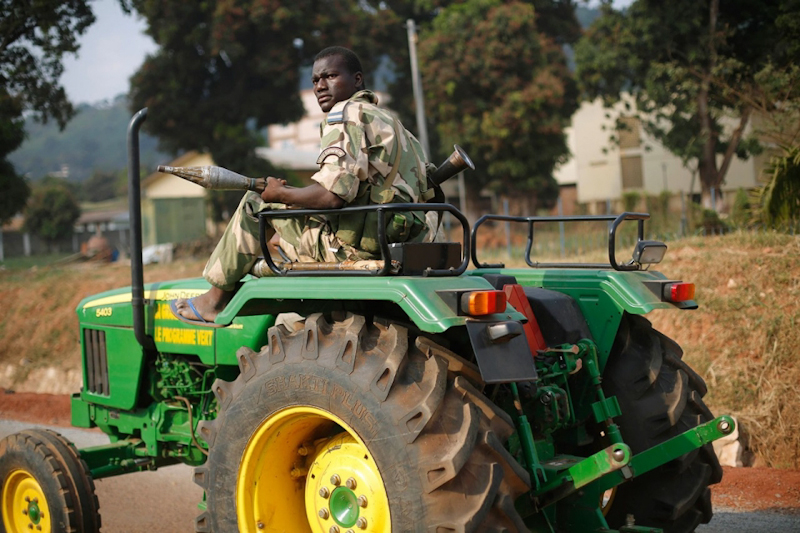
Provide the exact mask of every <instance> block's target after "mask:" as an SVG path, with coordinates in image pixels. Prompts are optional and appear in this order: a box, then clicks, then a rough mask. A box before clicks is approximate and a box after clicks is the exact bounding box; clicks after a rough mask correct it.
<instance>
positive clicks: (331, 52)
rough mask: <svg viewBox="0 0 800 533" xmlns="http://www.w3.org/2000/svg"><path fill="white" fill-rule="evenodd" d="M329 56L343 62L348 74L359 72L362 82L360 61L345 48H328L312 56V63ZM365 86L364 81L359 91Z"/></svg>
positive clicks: (353, 53) (362, 71) (362, 70)
mask: <svg viewBox="0 0 800 533" xmlns="http://www.w3.org/2000/svg"><path fill="white" fill-rule="evenodd" d="M331 56H339V57H341V58H342V59H343V60H344V64H345V66H347V70H349V71H350V74H355V73H356V72H360V73H361V75H362V80H363V79H364V69H363V67H362V66H361V60H360V59H359V58H358V56H357V55H356V53H355V52H353V51H352V50H350V49H349V48H345V47H344V46H329V47H327V48H325V49H323V50H322V51H321V52H320V53H318V54H317V55H316V56H314V63H316V62H317V61H319V60H320V59H324V58H326V57H331ZM366 86H367V84H366V82H365V81H362V82H361V87H360V88H361V89H365V88H366Z"/></svg>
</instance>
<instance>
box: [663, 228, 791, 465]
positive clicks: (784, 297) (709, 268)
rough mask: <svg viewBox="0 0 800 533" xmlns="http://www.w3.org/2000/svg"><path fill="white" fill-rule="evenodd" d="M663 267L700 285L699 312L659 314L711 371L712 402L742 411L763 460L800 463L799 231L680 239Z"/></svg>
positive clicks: (692, 360) (720, 408)
mask: <svg viewBox="0 0 800 533" xmlns="http://www.w3.org/2000/svg"><path fill="white" fill-rule="evenodd" d="M660 270H661V271H662V272H664V273H665V274H667V275H668V276H670V277H674V278H679V279H683V280H685V281H692V282H694V283H695V284H696V286H697V297H696V299H697V301H698V303H699V304H700V308H699V309H698V310H696V311H684V312H670V311H659V312H656V313H653V314H652V315H651V316H650V319H651V320H652V321H653V324H654V325H655V326H656V327H657V328H658V329H659V330H661V331H663V332H664V333H665V334H667V335H669V336H670V337H672V338H673V339H675V340H676V341H677V342H678V343H679V344H680V345H681V346H682V347H683V349H684V351H685V353H686V355H685V359H686V361H688V362H689V364H691V365H692V366H693V367H694V368H695V369H697V370H698V372H700V374H701V375H702V376H703V377H704V378H705V379H706V381H707V382H708V385H709V393H708V396H707V397H706V401H707V403H708V404H709V406H710V407H711V408H712V410H713V411H714V412H715V413H720V414H721V413H729V414H732V415H734V416H736V417H737V418H738V419H739V421H740V425H741V428H743V429H744V431H745V433H746V434H747V435H748V437H749V446H750V449H751V450H752V451H753V452H754V453H755V454H756V457H757V459H758V460H759V461H760V462H761V461H763V464H765V465H767V466H772V467H782V468H787V467H789V468H798V466H799V465H798V461H799V460H800V455H799V454H798V451H799V450H800V360H798V356H797V349H798V346H800V328H798V323H799V322H800V238H798V237H791V236H787V235H781V234H753V233H736V234H731V235H726V236H721V237H706V238H692V239H686V240H683V241H680V242H678V243H675V244H673V245H672V246H671V249H670V252H669V253H668V254H667V258H666V260H665V262H664V263H663V264H662V265H661V268H660Z"/></svg>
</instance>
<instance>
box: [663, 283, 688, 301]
mask: <svg viewBox="0 0 800 533" xmlns="http://www.w3.org/2000/svg"><path fill="white" fill-rule="evenodd" d="M669 299H670V301H672V302H685V301H688V300H694V283H674V284H672V286H671V287H670V288H669Z"/></svg>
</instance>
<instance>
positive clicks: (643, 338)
mask: <svg viewBox="0 0 800 533" xmlns="http://www.w3.org/2000/svg"><path fill="white" fill-rule="evenodd" d="M682 356H683V350H681V348H680V347H679V346H678V344H677V343H675V342H674V341H673V340H671V339H669V338H668V337H666V336H665V335H663V334H661V333H659V332H658V331H656V330H655V329H653V327H652V325H651V324H650V322H649V321H648V320H647V319H645V318H643V317H641V316H637V315H628V314H626V315H625V316H624V317H623V319H622V323H621V325H620V329H619V332H618V333H617V338H616V341H615V343H614V347H613V348H612V350H611V357H610V359H609V361H608V364H607V365H606V368H605V370H604V371H603V389H604V391H605V393H606V394H607V395H609V396H610V395H614V396H616V397H617V399H618V400H619V403H620V407H621V408H622V415H621V416H620V417H618V418H617V419H616V421H617V424H619V427H620V431H621V433H622V437H623V439H624V440H625V442H626V443H627V444H628V445H629V446H630V447H631V449H632V451H633V453H634V454H636V453H639V452H642V451H644V450H647V449H649V448H652V447H653V446H656V445H658V444H661V443H662V442H664V441H666V440H668V439H670V438H672V437H674V436H676V435H679V434H680V433H683V432H684V431H687V430H689V429H691V428H693V427H696V426H698V425H700V424H702V423H704V422H707V421H709V420H711V419H713V418H714V417H713V415H712V414H711V411H709V409H708V407H706V405H705V403H703V396H704V395H705V393H706V385H705V382H704V381H703V379H702V378H701V377H700V376H699V375H698V374H697V373H696V372H695V371H694V370H692V369H691V368H690V367H689V366H688V365H687V364H686V363H684V362H683V361H682V360H681V357H682ZM721 479H722V469H721V467H720V465H719V461H718V460H717V457H716V455H714V450H713V447H712V446H711V444H707V445H706V446H703V447H702V448H699V449H697V450H694V451H693V452H690V453H688V454H686V455H684V456H682V457H680V458H678V459H676V460H674V461H671V462H669V463H667V464H665V465H663V466H661V467H659V468H657V469H655V470H652V471H650V472H647V473H646V474H644V475H642V476H641V477H636V478H634V479H633V480H632V481H630V482H627V483H623V484H622V485H620V486H618V487H617V489H616V491H615V494H614V496H613V500H611V501H610V502H609V507H608V512H607V514H606V519H607V520H608V523H609V525H610V526H611V527H612V528H617V527H620V526H622V525H623V524H624V523H625V520H626V517H627V515H629V514H630V515H633V516H634V518H635V521H636V525H642V526H651V527H658V528H662V529H663V530H664V532H665V533H683V532H691V531H694V530H695V528H696V527H697V526H698V525H699V524H701V523H707V522H708V521H709V520H710V519H711V515H712V512H711V490H710V489H709V488H708V487H709V485H712V484H714V483H719V481H720V480H721Z"/></svg>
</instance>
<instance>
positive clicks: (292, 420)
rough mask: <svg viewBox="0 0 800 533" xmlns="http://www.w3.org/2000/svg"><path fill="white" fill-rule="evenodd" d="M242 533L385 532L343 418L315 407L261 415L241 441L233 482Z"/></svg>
mask: <svg viewBox="0 0 800 533" xmlns="http://www.w3.org/2000/svg"><path fill="white" fill-rule="evenodd" d="M236 513H237V520H238V523H239V530H240V531H242V532H243V533H250V532H252V533H258V532H260V531H296V532H298V533H299V532H307V533H330V532H331V531H341V532H342V533H346V532H347V531H348V530H352V531H353V532H354V533H355V532H358V531H370V532H374V533H391V530H392V527H391V518H390V515H389V498H388V496H387V495H386V489H385V487H384V483H383V479H382V478H381V475H380V471H379V470H378V466H377V464H376V463H375V461H374V459H373V458H372V454H371V453H370V452H369V450H368V449H367V447H366V446H365V445H364V442H363V441H362V440H361V438H360V437H359V436H358V435H357V434H356V433H355V431H354V430H353V429H352V428H350V427H349V426H348V425H347V424H346V423H345V422H344V421H343V420H341V419H340V418H338V417H337V416H335V415H333V414H331V413H329V412H327V411H324V410H322V409H317V408H315V407H292V408H287V409H283V410H281V411H279V412H277V413H275V414H274V415H272V416H270V417H268V418H267V419H266V420H264V422H262V423H261V425H260V426H259V427H258V428H257V429H256V431H255V432H254V433H253V435H252V436H251V437H250V440H249V441H248V443H247V446H245V450H244V454H243V455H242V460H241V463H240V464H239V474H238V476H237V481H236Z"/></svg>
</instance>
